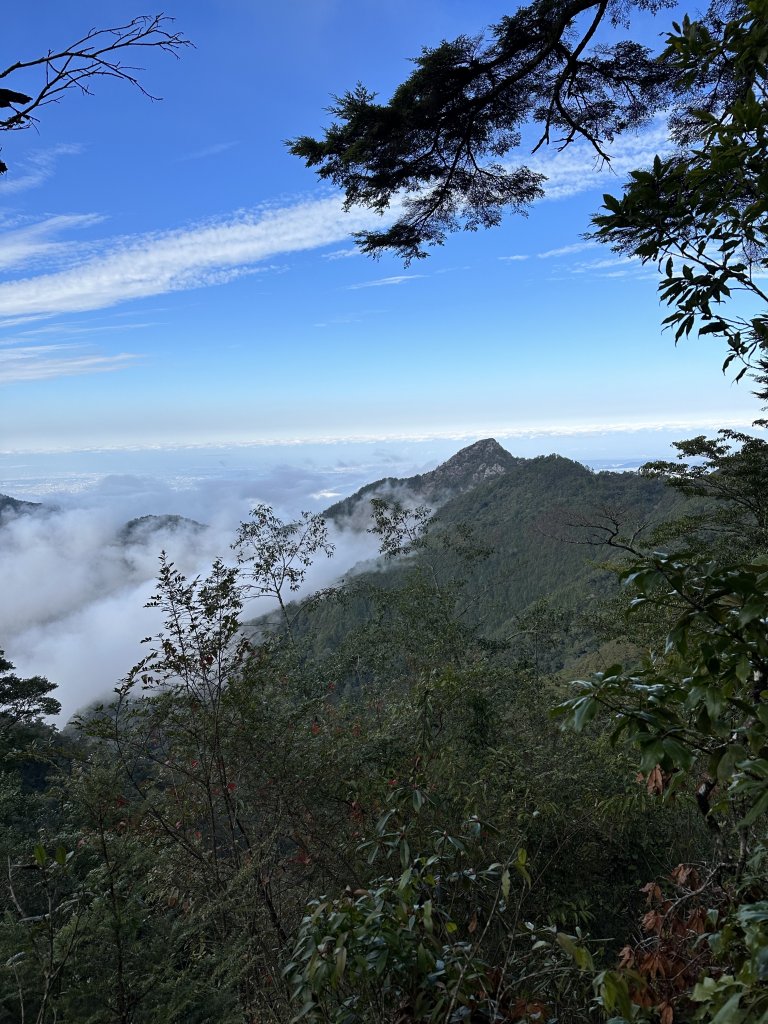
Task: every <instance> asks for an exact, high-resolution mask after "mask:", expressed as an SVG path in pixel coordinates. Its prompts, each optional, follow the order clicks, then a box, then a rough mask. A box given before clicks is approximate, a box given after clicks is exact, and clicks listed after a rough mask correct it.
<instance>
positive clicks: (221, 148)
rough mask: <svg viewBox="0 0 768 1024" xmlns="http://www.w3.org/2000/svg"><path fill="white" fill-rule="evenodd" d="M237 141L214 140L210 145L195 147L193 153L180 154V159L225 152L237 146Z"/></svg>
mask: <svg viewBox="0 0 768 1024" xmlns="http://www.w3.org/2000/svg"><path fill="white" fill-rule="evenodd" d="M237 145H238V143H237V142H214V143H213V144H212V145H210V146H205V147H204V148H203V149H196V150H195V151H194V153H187V155H186V156H182V157H180V158H179V159H180V160H204V159H205V158H206V157H208V156H218V155H219V153H226V152H227V150H228V149H232V147H233V146H237Z"/></svg>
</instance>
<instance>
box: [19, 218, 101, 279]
mask: <svg viewBox="0 0 768 1024" xmlns="http://www.w3.org/2000/svg"><path fill="white" fill-rule="evenodd" d="M103 220H104V218H103V217H101V216H99V215H98V214H95V213H83V214H62V215H59V216H57V217H48V218H47V219H46V220H42V221H38V222H37V223H35V224H25V225H23V226H21V227H17V228H14V229H13V230H11V231H3V232H0V271H4V270H10V269H12V268H13V267H17V266H20V265H22V264H23V265H24V266H25V267H29V265H30V264H33V263H35V262H38V261H41V260H47V261H50V260H52V259H55V258H57V257H62V258H63V257H65V256H71V255H72V254H73V253H76V252H77V251H78V243H77V242H72V241H62V240H60V239H59V238H58V237H57V236H60V235H61V234H63V233H64V232H65V231H71V230H78V229H82V228H88V227H92V226H93V225H94V224H100V223H101V222H102V221H103Z"/></svg>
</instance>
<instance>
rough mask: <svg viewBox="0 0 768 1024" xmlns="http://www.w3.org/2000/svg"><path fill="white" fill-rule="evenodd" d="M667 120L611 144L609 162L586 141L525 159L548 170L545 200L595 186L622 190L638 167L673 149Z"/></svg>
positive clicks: (533, 166) (534, 167)
mask: <svg viewBox="0 0 768 1024" xmlns="http://www.w3.org/2000/svg"><path fill="white" fill-rule="evenodd" d="M673 149H674V145H673V143H672V142H671V140H670V138H669V132H668V130H667V126H666V122H665V121H664V120H663V119H662V118H661V117H659V118H657V120H656V121H655V122H654V123H653V125H652V126H651V127H650V128H649V129H647V130H646V131H644V132H641V133H639V134H638V135H623V136H620V137H619V138H617V139H616V140H615V142H614V143H613V145H611V146H610V156H611V161H610V163H609V164H606V163H605V161H603V160H601V159H600V158H599V157H598V156H597V154H596V153H595V150H594V149H593V148H592V146H590V145H589V144H588V143H586V142H583V141H581V142H574V143H571V145H569V146H567V147H566V148H565V149H564V150H562V151H561V152H558V151H557V150H556V149H555V148H554V147H552V148H550V149H549V150H540V151H539V152H538V153H536V154H534V155H533V156H532V157H531V158H530V159H528V160H524V161H522V162H523V163H525V164H526V165H527V166H528V167H530V169H531V170H532V171H538V172H539V173H540V174H545V175H546V177H547V181H545V182H544V192H545V195H544V200H542V201H546V200H547V199H567V198H569V197H570V196H574V195H578V194H579V193H581V192H589V191H593V190H595V189H609V190H611V191H618V190H619V189H620V187H621V184H622V181H623V179H624V178H625V177H626V175H627V174H629V172H630V171H633V170H636V169H637V168H638V167H647V166H648V165H649V164H651V163H652V161H653V158H654V156H657V155H659V156H664V155H665V154H667V155H668V154H669V153H671V152H672V151H673Z"/></svg>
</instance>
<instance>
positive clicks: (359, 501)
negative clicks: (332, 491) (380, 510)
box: [323, 437, 524, 527]
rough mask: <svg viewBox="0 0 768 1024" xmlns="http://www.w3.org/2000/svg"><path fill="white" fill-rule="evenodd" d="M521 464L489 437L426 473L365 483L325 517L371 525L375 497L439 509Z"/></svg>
mask: <svg viewBox="0 0 768 1024" xmlns="http://www.w3.org/2000/svg"><path fill="white" fill-rule="evenodd" d="M521 461H524V460H522V459H519V458H516V457H515V456H514V455H511V454H510V453H509V452H508V451H507V450H506V449H505V448H502V446H501V445H500V444H499V442H498V441H496V440H495V439H494V438H491V437H487V438H484V439H483V440H481V441H475V443H474V444H471V445H468V446H467V447H466V448H462V449H461V450H460V451H458V452H457V453H456V454H455V455H453V456H451V458H450V459H448V460H446V461H445V462H443V463H441V464H440V465H439V466H437V467H436V468H435V469H432V470H429V471H427V472H426V473H417V474H415V475H414V476H410V477H384V478H383V479H381V480H375V481H374V482H373V483H370V484H366V485H365V486H364V487H361V488H360V489H359V490H358V491H356V492H355V493H354V494H352V495H350V496H349V497H348V498H342V499H341V501H337V502H336V503H335V504H333V505H331V506H330V507H329V508H327V509H326V510H325V512H324V513H323V517H324V518H325V519H328V520H330V521H333V522H336V523H337V524H338V525H340V526H347V525H349V524H348V523H347V522H345V520H350V519H352V520H353V521H354V522H353V524H351V525H353V526H354V525H357V526H358V527H361V526H363V524H365V525H368V520H369V518H370V505H369V503H370V500H371V498H374V497H383V498H389V499H395V500H400V501H408V500H418V501H420V502H425V503H427V504H429V505H432V506H437V505H440V504H442V503H443V502H445V501H446V500H447V499H448V498H451V497H453V496H455V495H456V494H459V493H462V492H464V491H467V490H471V489H472V488H473V487H477V486H478V485H479V484H481V483H484V482H485V481H487V480H489V479H493V478H494V477H497V476H501V475H502V474H504V473H507V472H509V470H510V469H511V468H512V467H514V466H516V465H517V464H518V463H519V462H521Z"/></svg>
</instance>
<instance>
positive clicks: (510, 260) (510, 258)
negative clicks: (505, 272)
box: [499, 255, 530, 263]
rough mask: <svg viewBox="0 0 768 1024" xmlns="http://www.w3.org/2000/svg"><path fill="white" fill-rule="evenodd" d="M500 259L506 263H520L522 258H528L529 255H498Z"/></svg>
mask: <svg viewBox="0 0 768 1024" xmlns="http://www.w3.org/2000/svg"><path fill="white" fill-rule="evenodd" d="M499 259H500V260H504V261H505V262H506V263H520V262H522V260H528V259H530V256H522V255H518V256H499Z"/></svg>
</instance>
